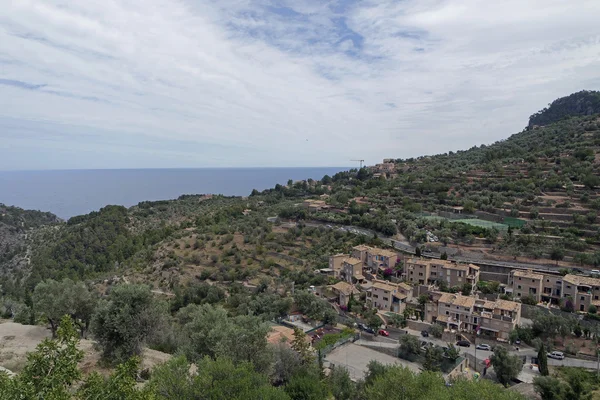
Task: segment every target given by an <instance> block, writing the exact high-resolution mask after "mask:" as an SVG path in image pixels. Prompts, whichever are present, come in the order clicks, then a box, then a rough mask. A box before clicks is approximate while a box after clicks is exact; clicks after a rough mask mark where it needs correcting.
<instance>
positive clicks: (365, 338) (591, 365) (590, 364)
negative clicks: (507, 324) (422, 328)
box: [356, 329, 598, 370]
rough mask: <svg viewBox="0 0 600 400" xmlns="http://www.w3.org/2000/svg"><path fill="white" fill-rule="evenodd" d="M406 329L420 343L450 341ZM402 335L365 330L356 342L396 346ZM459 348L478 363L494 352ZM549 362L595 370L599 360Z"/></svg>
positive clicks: (525, 351) (530, 352)
mask: <svg viewBox="0 0 600 400" xmlns="http://www.w3.org/2000/svg"><path fill="white" fill-rule="evenodd" d="M405 330H406V331H407V332H408V334H410V335H413V336H416V337H418V339H419V343H421V342H428V343H431V344H433V345H436V346H440V347H446V346H448V343H447V342H444V341H443V340H440V339H437V338H434V337H431V336H430V337H422V336H421V334H420V332H418V331H415V330H411V329H405ZM400 336H403V335H402V334H400V333H398V332H393V331H391V332H390V336H389V337H387V338H381V337H373V335H370V334H368V333H364V332H363V333H362V334H361V339H360V340H358V341H357V342H356V344H359V345H360V344H371V345H372V344H373V342H376V343H377V346H381V347H389V348H394V347H397V346H398V345H399V343H398V338H399V337H400ZM459 349H460V351H461V353H467V354H470V355H472V356H473V357H476V359H477V362H478V363H483V362H484V361H485V359H487V358H489V357H491V355H492V354H493V352H492V351H487V350H476V349H475V346H474V345H471V347H459ZM509 353H510V354H513V355H517V356H520V357H523V356H527V363H530V362H531V357H537V351H535V349H533V348H530V347H525V348H520V349H519V351H516V350H514V349H511V350H509ZM548 364H549V365H554V366H560V365H563V366H567V367H582V368H586V369H594V370H595V369H597V368H598V362H597V361H588V360H581V359H578V358H571V357H566V358H565V359H564V360H555V359H552V358H548Z"/></svg>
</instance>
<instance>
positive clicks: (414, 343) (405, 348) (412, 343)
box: [400, 335, 421, 359]
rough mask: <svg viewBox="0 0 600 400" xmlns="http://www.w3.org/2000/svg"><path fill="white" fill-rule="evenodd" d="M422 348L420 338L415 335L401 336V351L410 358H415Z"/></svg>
mask: <svg viewBox="0 0 600 400" xmlns="http://www.w3.org/2000/svg"><path fill="white" fill-rule="evenodd" d="M420 350H421V348H420V346H419V339H417V337H416V336H413V335H402V336H400V353H401V354H402V355H403V356H404V357H405V358H408V359H412V358H414V356H416V355H417V354H419V352H420Z"/></svg>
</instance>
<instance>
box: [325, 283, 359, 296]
mask: <svg viewBox="0 0 600 400" xmlns="http://www.w3.org/2000/svg"><path fill="white" fill-rule="evenodd" d="M331 288H332V289H335V290H337V291H338V292H341V293H343V294H345V295H350V294H352V293H359V291H358V289H356V288H355V287H354V286H353V285H351V284H349V283H348V282H344V281H342V282H338V283H336V284H335V285H333V286H331Z"/></svg>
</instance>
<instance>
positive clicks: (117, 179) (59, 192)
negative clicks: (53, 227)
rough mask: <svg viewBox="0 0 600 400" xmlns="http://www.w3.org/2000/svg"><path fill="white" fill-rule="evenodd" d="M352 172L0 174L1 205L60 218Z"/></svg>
mask: <svg viewBox="0 0 600 400" xmlns="http://www.w3.org/2000/svg"><path fill="white" fill-rule="evenodd" d="M348 169H349V168H348V167H314V168H197V169H102V170H50V171H0V203H3V204H6V205H12V206H17V207H21V208H24V209H28V210H40V211H49V212H51V213H53V214H55V215H57V216H58V217H60V218H62V219H65V220H66V219H69V218H70V217H73V216H75V215H82V214H87V213H89V212H91V211H96V210H99V209H100V208H102V207H104V206H106V205H109V204H111V205H123V206H126V207H131V206H133V205H136V204H138V203H139V202H141V201H146V200H152V201H154V200H168V199H176V198H177V197H179V196H181V195H182V194H223V195H226V196H248V195H249V194H250V193H251V192H252V190H253V189H257V190H264V189H268V188H272V187H274V186H275V185H276V184H278V183H279V184H282V185H283V184H286V183H287V181H288V180H289V179H292V180H294V181H297V180H301V179H308V178H312V179H321V178H322V177H323V176H325V175H329V176H332V175H334V174H335V173H337V172H340V171H345V170H348Z"/></svg>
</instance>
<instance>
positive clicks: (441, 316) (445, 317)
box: [436, 314, 448, 322]
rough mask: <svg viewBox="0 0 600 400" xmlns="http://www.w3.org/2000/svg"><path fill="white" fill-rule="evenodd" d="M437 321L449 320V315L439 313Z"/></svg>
mask: <svg viewBox="0 0 600 400" xmlns="http://www.w3.org/2000/svg"><path fill="white" fill-rule="evenodd" d="M436 321H442V322H448V316H447V315H444V314H441V315H438V317H437V320H436Z"/></svg>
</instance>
